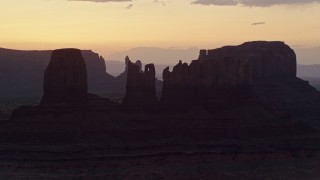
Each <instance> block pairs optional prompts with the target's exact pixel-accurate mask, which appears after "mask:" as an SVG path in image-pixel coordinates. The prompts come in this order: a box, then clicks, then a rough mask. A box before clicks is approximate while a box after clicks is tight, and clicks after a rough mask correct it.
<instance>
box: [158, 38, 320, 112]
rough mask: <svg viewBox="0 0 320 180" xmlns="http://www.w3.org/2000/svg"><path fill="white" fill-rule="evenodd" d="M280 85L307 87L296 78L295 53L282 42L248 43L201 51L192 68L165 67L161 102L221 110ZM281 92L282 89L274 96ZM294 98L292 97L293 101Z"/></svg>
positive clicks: (187, 66) (183, 65) (179, 64)
mask: <svg viewBox="0 0 320 180" xmlns="http://www.w3.org/2000/svg"><path fill="white" fill-rule="evenodd" d="M279 83H281V84H287V85H288V84H290V83H291V86H296V85H297V84H298V85H297V86H301V85H303V84H304V82H303V81H302V80H300V79H297V78H296V55H295V53H294V51H293V50H292V49H291V48H290V47H289V46H288V45H286V44H284V43H283V42H265V41H257V42H247V43H244V44H242V45H239V46H225V47H222V48H218V49H213V50H201V51H200V55H199V59H198V60H194V61H192V62H191V64H190V65H188V64H186V63H182V62H181V61H180V62H179V63H178V64H177V65H176V66H175V67H174V68H173V70H172V72H170V71H169V68H166V69H165V70H164V72H163V92H162V98H161V101H162V103H163V104H165V106H166V107H168V105H169V106H170V105H172V106H173V107H177V106H178V107H180V106H186V107H190V106H193V105H199V104H200V105H201V106H204V107H207V108H208V107H210V108H209V109H217V108H218V109H219V108H221V107H226V106H228V107H230V106H233V105H234V104H236V103H238V102H241V101H247V100H248V99H250V98H252V97H254V96H255V97H256V96H259V98H262V97H265V96H264V95H262V92H268V91H270V87H271V86H277V85H279ZM261 87H263V88H261ZM268 87H269V90H268ZM306 87H308V88H307V89H309V90H310V91H312V92H314V93H316V94H317V92H316V91H315V90H314V89H312V88H311V87H310V86H309V85H307V86H305V87H304V89H305V88H306ZM280 91H283V89H282V90H275V92H274V93H276V92H280ZM265 94H266V93H265ZM282 95H283V94H282ZM295 97H296V96H295V95H292V97H291V98H295ZM268 98H271V99H274V98H276V96H275V97H273V98H272V97H270V96H269V97H268ZM268 98H266V99H268ZM240 104H241V103H240Z"/></svg>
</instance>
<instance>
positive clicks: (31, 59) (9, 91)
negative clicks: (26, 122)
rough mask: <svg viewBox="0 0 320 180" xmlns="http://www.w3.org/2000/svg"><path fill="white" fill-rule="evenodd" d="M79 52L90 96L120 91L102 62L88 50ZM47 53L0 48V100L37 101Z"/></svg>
mask: <svg viewBox="0 0 320 180" xmlns="http://www.w3.org/2000/svg"><path fill="white" fill-rule="evenodd" d="M81 53H82V56H83V59H84V60H85V63H86V66H87V74H88V91H89V92H90V93H95V94H107V93H114V92H115V91H118V89H120V88H119V87H118V86H120V85H117V84H114V81H115V78H114V77H113V76H111V75H110V74H108V73H107V72H106V65H105V63H104V59H103V58H102V57H101V56H99V54H97V53H95V52H93V51H90V50H82V51H81ZM51 54H52V51H51V50H48V51H20V50H10V49H2V48H0V84H1V89H0V99H18V98H19V99H21V98H32V99H34V98H38V99H39V100H40V98H41V96H42V89H43V88H42V83H43V74H44V71H45V69H46V67H47V66H48V64H49V62H50V59H51ZM124 84H125V83H124ZM121 88H123V90H122V91H124V90H125V87H122V86H121ZM123 94H124V92H123Z"/></svg>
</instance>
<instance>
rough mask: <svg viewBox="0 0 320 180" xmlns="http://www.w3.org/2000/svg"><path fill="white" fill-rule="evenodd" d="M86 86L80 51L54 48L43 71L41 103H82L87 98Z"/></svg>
mask: <svg viewBox="0 0 320 180" xmlns="http://www.w3.org/2000/svg"><path fill="white" fill-rule="evenodd" d="M87 86H88V85H87V69H86V64H85V61H84V59H83V57H82V54H81V51H80V50H78V49H58V50H54V51H53V52H52V56H51V61H50V63H49V65H48V67H47V69H46V71H45V73H44V95H43V97H42V100H41V105H47V104H55V103H71V104H76V103H83V102H84V101H86V99H87V93H88V87H87Z"/></svg>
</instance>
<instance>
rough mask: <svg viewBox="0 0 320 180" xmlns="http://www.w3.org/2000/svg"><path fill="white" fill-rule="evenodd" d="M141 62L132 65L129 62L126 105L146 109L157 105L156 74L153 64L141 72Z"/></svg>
mask: <svg viewBox="0 0 320 180" xmlns="http://www.w3.org/2000/svg"><path fill="white" fill-rule="evenodd" d="M141 66H142V64H141V61H137V62H136V63H132V62H131V61H128V66H127V67H128V69H127V86H126V96H125V98H124V102H123V103H124V104H125V105H129V106H132V107H137V106H142V107H144V108H146V107H150V106H151V105H155V103H156V101H157V98H156V78H155V75H156V72H155V68H154V65H153V64H147V65H145V70H144V72H143V71H142V70H141Z"/></svg>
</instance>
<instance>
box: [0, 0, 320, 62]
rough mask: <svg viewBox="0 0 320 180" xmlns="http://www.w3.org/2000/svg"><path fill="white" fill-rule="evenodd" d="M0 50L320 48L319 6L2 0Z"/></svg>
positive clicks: (294, 0) (301, 2) (193, 0)
mask: <svg viewBox="0 0 320 180" xmlns="http://www.w3.org/2000/svg"><path fill="white" fill-rule="evenodd" d="M0 1H1V7H0V29H1V31H0V47H4V48H12V49H55V48H63V47H76V48H81V49H92V50H94V51H96V52H99V53H101V54H102V55H103V56H104V57H105V58H106V59H108V56H112V54H114V52H121V51H126V50H127V49H131V48H136V47H160V48H172V47H175V48H183V49H184V48H185V49H188V48H191V47H197V48H216V47H219V46H223V45H228V44H240V43H242V42H245V41H252V40H280V41H285V42H286V43H287V44H289V45H290V46H292V47H293V48H311V47H319V46H320V0H0Z"/></svg>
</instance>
